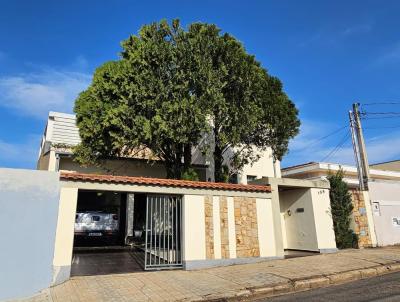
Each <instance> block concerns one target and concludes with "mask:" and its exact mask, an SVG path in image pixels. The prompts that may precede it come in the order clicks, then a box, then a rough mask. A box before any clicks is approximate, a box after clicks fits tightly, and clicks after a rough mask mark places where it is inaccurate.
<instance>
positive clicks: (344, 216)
mask: <svg viewBox="0 0 400 302" xmlns="http://www.w3.org/2000/svg"><path fill="white" fill-rule="evenodd" d="M328 180H329V183H330V186H331V189H330V192H329V197H330V200H331V212H332V220H333V228H334V230H335V237H336V244H337V247H338V248H340V249H343V248H349V247H352V246H353V243H354V240H355V234H354V233H353V231H352V230H351V229H350V222H351V215H352V211H353V203H352V200H351V195H350V193H349V189H348V187H347V184H346V183H345V182H344V181H343V171H342V170H339V171H337V172H336V173H334V174H330V175H328Z"/></svg>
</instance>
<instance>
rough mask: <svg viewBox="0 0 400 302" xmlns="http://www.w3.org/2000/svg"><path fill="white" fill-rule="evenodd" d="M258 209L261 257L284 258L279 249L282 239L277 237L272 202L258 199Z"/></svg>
mask: <svg viewBox="0 0 400 302" xmlns="http://www.w3.org/2000/svg"><path fill="white" fill-rule="evenodd" d="M256 207H257V226H258V242H259V248H260V257H274V258H275V257H282V252H283V251H282V250H278V248H277V247H278V246H280V244H279V242H280V241H281V240H282V239H281V238H277V237H276V235H277V234H276V231H275V226H274V213H273V210H272V200H271V199H264V198H257V199H256ZM279 228H280V227H279Z"/></svg>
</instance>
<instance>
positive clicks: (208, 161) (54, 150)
mask: <svg viewBox="0 0 400 302" xmlns="http://www.w3.org/2000/svg"><path fill="white" fill-rule="evenodd" d="M79 143H80V137H79V130H78V127H77V126H76V118H75V115H73V114H66V113H59V112H50V113H49V116H48V120H47V125H46V128H45V130H44V133H43V137H42V142H41V145H40V150H39V158H38V163H37V168H38V169H39V170H48V171H66V172H68V171H69V172H85V173H100V174H115V175H127V176H146V177H158V178H165V177H166V171H165V168H164V166H163V164H162V162H160V161H158V160H151V161H149V153H148V152H146V151H143V152H141V153H140V154H139V155H136V156H135V157H133V158H129V159H127V158H118V159H115V160H108V161H106V163H105V164H104V165H103V166H102V167H85V168H82V167H80V166H79V165H78V164H77V163H76V162H74V161H73V158H72V149H71V147H74V146H76V145H77V144H79ZM192 158H193V165H194V168H195V169H196V170H197V172H198V174H199V178H200V180H203V181H214V171H213V162H212V158H211V157H210V158H207V157H205V156H204V155H203V154H202V153H201V151H200V150H199V149H198V148H197V149H196V148H195V149H193V154H192ZM262 177H280V163H279V161H276V162H274V161H273V157H272V151H271V150H268V151H266V152H263V153H262V156H261V158H260V160H258V161H257V162H256V163H254V164H253V165H247V166H245V167H244V168H243V170H242V172H241V173H240V174H239V175H237V182H238V183H241V184H247V182H248V180H249V181H252V180H254V179H260V178H262Z"/></svg>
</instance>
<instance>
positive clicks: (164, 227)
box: [144, 195, 182, 270]
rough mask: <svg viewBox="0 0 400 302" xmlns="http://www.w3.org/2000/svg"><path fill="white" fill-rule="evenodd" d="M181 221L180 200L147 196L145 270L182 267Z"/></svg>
mask: <svg viewBox="0 0 400 302" xmlns="http://www.w3.org/2000/svg"><path fill="white" fill-rule="evenodd" d="M181 221H182V197H181V196H177V195H148V196H147V205H146V239H145V247H146V248H145V260H144V263H145V266H144V269H145V270H152V269H171V268H180V267H182V249H181V233H182V232H181V226H182V223H181Z"/></svg>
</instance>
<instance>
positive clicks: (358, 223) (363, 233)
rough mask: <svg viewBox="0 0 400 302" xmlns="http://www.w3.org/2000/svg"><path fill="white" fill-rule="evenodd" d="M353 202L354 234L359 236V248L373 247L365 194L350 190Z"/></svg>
mask: <svg viewBox="0 0 400 302" xmlns="http://www.w3.org/2000/svg"><path fill="white" fill-rule="evenodd" d="M349 192H350V194H351V199H352V200H353V206H354V209H353V217H354V222H355V227H354V232H355V233H356V234H357V235H358V247H360V248H361V247H371V246H372V242H371V236H370V234H369V229H368V217H367V211H366V209H365V200H364V196H363V193H362V192H361V191H359V190H356V189H352V190H349Z"/></svg>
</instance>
